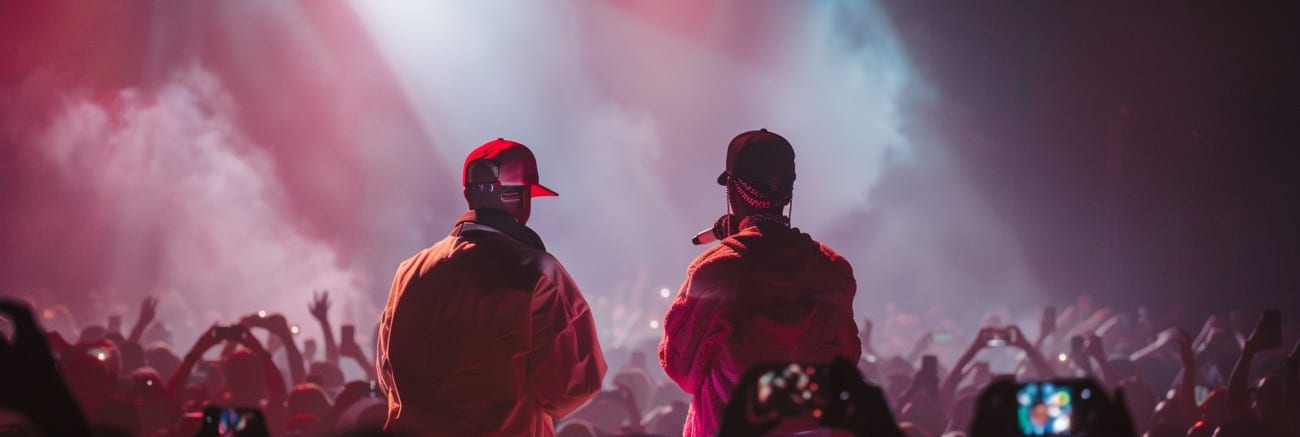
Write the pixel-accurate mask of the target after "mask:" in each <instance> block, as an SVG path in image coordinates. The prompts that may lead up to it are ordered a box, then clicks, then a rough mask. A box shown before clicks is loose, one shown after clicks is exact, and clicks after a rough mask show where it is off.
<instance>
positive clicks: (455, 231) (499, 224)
mask: <svg viewBox="0 0 1300 437" xmlns="http://www.w3.org/2000/svg"><path fill="white" fill-rule="evenodd" d="M467 224H473V225H480V226H486V227H489V228H492V229H491V230H494V231H497V232H500V233H502V234H505V235H506V236H509V237H510V238H513V239H514V240H515V241H518V242H520V243H524V244H527V245H529V246H532V247H535V248H537V249H538V250H543V251H544V250H546V245H545V244H543V243H542V237H541V236H539V235H537V232H533V230H532V229H530V228H529V227H527V226H524V225H521V224H519V222H518V221H515V218H514V217H512V216H510V214H509V213H507V212H505V211H502V210H499V209H471V210H469V211H466V212H465V213H464V214H461V216H460V218H459V219H456V226H455V227H453V228H452V229H451V235H453V236H460V234H461V233H462V232H465V231H468V230H473V229H472V228H477V227H479V226H472V227H469V228H467V227H466V226H465V225H467Z"/></svg>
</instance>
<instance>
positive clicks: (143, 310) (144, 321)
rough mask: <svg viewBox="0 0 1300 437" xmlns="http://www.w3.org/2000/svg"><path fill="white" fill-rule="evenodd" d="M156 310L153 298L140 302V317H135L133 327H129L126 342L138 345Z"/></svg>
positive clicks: (156, 302)
mask: <svg viewBox="0 0 1300 437" xmlns="http://www.w3.org/2000/svg"><path fill="white" fill-rule="evenodd" d="M157 310H158V299H157V298H155V297H152V296H150V297H146V298H144V301H142V302H140V315H139V316H137V317H136V319H135V325H134V326H132V327H131V335H130V336H129V337H127V341H129V342H131V343H135V344H140V337H141V336H143V335H144V330H145V328H148V327H149V324H150V323H153V319H154V317H155V316H156V315H157Z"/></svg>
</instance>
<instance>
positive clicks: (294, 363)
mask: <svg viewBox="0 0 1300 437" xmlns="http://www.w3.org/2000/svg"><path fill="white" fill-rule="evenodd" d="M239 324H241V325H244V326H245V327H248V328H254V327H257V328H262V329H265V330H266V331H267V332H268V333H270V334H271V338H272V339H277V338H278V339H279V344H280V345H281V346H283V347H284V353H285V357H286V358H288V362H289V379H291V380H293V383H294V384H300V383H302V382H304V381H306V379H307V369H306V366H305V365H304V363H303V359H302V353H301V352H299V351H298V346H297V343H295V342H294V341H293V332H292V331H290V330H289V322H288V321H286V320H285V318H284V316H283V315H280V314H271V315H268V316H266V317H260V316H258V315H257V314H250V315H247V316H244V318H243V319H241V320H240V321H239ZM269 342H270V341H268V343H269Z"/></svg>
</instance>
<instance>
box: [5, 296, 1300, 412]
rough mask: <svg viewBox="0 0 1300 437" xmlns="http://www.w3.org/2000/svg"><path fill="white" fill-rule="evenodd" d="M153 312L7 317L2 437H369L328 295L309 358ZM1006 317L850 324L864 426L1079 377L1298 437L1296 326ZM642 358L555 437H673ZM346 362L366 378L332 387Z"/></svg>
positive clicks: (904, 316) (1172, 317) (627, 359)
mask: <svg viewBox="0 0 1300 437" xmlns="http://www.w3.org/2000/svg"><path fill="white" fill-rule="evenodd" d="M34 304H35V305H36V306H35V307H33V305H34ZM157 305H158V302H157V301H156V300H155V299H145V300H144V301H143V302H142V303H141V304H140V306H139V310H138V312H137V314H136V319H135V323H134V324H132V325H131V326H130V327H129V329H127V330H125V331H120V330H119V329H122V328H124V327H123V326H119V325H121V323H120V317H119V316H111V317H110V319H109V320H105V322H108V323H107V324H105V325H100V324H98V323H94V322H93V321H90V322H88V323H85V324H84V326H82V327H81V328H80V331H79V332H76V333H72V332H60V331H58V330H53V329H50V330H47V329H43V328H42V327H41V326H42V325H43V322H52V324H55V325H60V324H61V323H59V322H55V321H54V319H57V318H59V314H62V313H65V312H66V309H64V308H63V307H62V306H61V305H57V304H49V305H39V304H37V303H35V302H32V301H30V300H27V301H23V300H17V299H7V300H3V304H2V305H0V312H2V313H0V320H3V322H2V323H0V326H3V330H4V331H5V332H4V333H5V338H6V341H4V342H0V364H2V365H3V369H0V387H3V389H2V390H0V406H3V409H2V411H3V412H2V413H0V435H46V436H62V435H105V436H108V435H113V436H116V435H122V436H191V435H196V434H198V433H199V432H200V431H201V429H202V428H203V426H204V424H203V423H202V422H203V420H204V416H203V411H204V408H205V407H206V406H209V405H221V406H241V407H251V408H256V409H258V410H260V411H261V412H262V414H263V416H264V417H265V423H266V424H267V427H268V429H269V432H270V435H275V436H326V435H348V434H353V435H359V434H356V433H363V432H378V430H380V429H381V427H382V425H383V423H384V420H385V415H386V413H387V405H386V399H385V395H384V393H382V392H381V391H382V389H381V388H380V387H378V386H377V385H376V384H374V382H373V381H374V368H373V363H374V360H373V356H372V354H373V350H374V349H373V343H372V341H371V340H369V339H367V340H362V341H361V342H358V341H357V337H358V336H354V334H353V333H352V332H342V331H354V330H355V329H354V328H352V327H350V326H345V327H344V328H345V329H343V330H341V331H340V332H338V334H339V335H338V336H337V337H335V333H336V331H335V330H334V329H335V328H334V327H333V326H331V321H330V318H329V309H330V307H331V303H330V301H329V298H328V294H321V295H318V296H315V297H314V298H313V299H312V301H311V302H310V304H309V307H310V310H311V311H310V313H311V314H312V315H313V317H314V318H315V319H316V322H317V323H319V324H320V327H321V329H322V331H321V332H323V333H325V334H324V337H325V338H322V339H320V340H319V344H320V345H322V346H323V347H321V348H318V347H317V346H316V345H317V344H318V343H317V340H314V339H304V338H303V336H299V335H295V331H297V326H296V325H290V323H289V321H288V320H286V319H285V318H284V317H283V316H281V315H280V314H275V313H266V312H254V313H250V314H247V315H245V316H243V317H241V318H239V319H238V320H231V321H230V323H229V324H228V325H215V326H212V327H211V328H209V329H208V330H207V331H206V332H204V333H202V334H201V335H198V338H196V339H193V341H192V342H191V343H189V344H188V349H186V348H184V346H186V345H185V344H180V345H177V344H172V343H171V340H170V339H169V338H166V330H165V329H161V328H162V327H163V326H166V325H167V323H159V321H158V320H156V319H157V318H158V314H157ZM598 317H599V315H598ZM1004 318H1006V316H1005V315H1001V316H999V315H991V316H988V317H986V319H985V320H984V323H983V325H984V326H983V327H982V328H978V329H975V328H973V327H972V329H970V330H969V331H968V332H962V331H961V330H960V329H957V328H958V327H956V326H954V323H952V322H951V321H948V320H946V319H935V320H926V315H924V314H916V313H909V312H906V311H901V310H897V309H896V308H894V307H893V306H892V305H891V306H890V311H886V312H885V315H884V316H883V317H880V318H879V320H877V321H876V323H873V321H872V320H867V319H863V320H861V322H860V327H861V333H860V339H861V341H862V349H863V352H862V358H861V360H859V362H858V363H857V370H858V371H859V372H860V374H861V375H862V376H863V377H864V380H865V381H867V382H869V383H870V384H871V385H872V386H878V387H879V388H880V391H881V392H882V393H883V397H882V398H881V399H882V401H881V402H883V403H884V405H883V407H884V408H886V409H887V410H886V412H885V414H882V415H877V418H876V419H873V420H879V421H883V422H887V423H888V425H890V426H892V425H893V424H894V423H895V422H896V423H897V427H898V429H899V430H900V431H901V435H906V436H932V437H939V436H960V435H1001V434H997V433H992V434H988V433H986V434H981V431H979V429H980V426H981V425H980V416H990V415H993V414H994V413H992V412H991V411H989V410H988V409H987V408H982V407H981V401H982V400H981V397H980V395H981V393H982V392H983V393H988V392H992V391H995V390H994V389H993V387H996V386H997V384H998V382H999V381H1008V380H1011V379H1018V380H1020V381H1028V380H1046V379H1053V378H1091V379H1092V380H1094V381H1096V382H1097V384H1099V385H1100V386H1101V387H1102V388H1103V391H1105V392H1111V393H1116V394H1117V396H1116V397H1117V398H1122V404H1123V405H1125V406H1126V407H1127V410H1126V413H1127V414H1126V416H1127V417H1125V420H1127V421H1129V422H1131V426H1132V429H1133V430H1134V434H1133V435H1146V436H1153V437H1156V436H1189V437H1190V436H1225V437H1231V436H1279V437H1280V436H1296V435H1300V374H1297V368H1298V365H1300V349H1292V350H1290V353H1289V354H1288V353H1286V350H1284V349H1283V348H1282V345H1284V344H1287V345H1290V344H1296V343H1295V342H1296V341H1297V339H1298V338H1300V324H1298V323H1297V321H1296V320H1294V319H1291V320H1287V321H1285V323H1280V324H1276V326H1272V325H1275V323H1274V321H1269V320H1267V319H1268V318H1269V317H1261V318H1259V319H1256V318H1255V315H1254V314H1250V313H1246V312H1241V311H1230V312H1224V313H1222V314H1213V315H1210V316H1209V317H1208V318H1207V319H1204V320H1202V321H1199V323H1193V322H1197V321H1196V320H1192V319H1191V318H1190V316H1188V315H1186V314H1184V313H1182V312H1180V311H1171V312H1169V314H1164V315H1161V316H1156V315H1154V314H1151V312H1150V311H1148V310H1147V309H1146V308H1145V307H1140V308H1137V309H1135V310H1133V311H1117V310H1114V309H1112V308H1108V307H1094V306H1093V305H1092V303H1091V301H1090V300H1088V299H1087V298H1081V299H1079V300H1078V301H1077V302H1075V303H1072V304H1071V305H1068V306H1065V307H1064V308H1062V311H1060V312H1059V314H1058V312H1057V311H1056V310H1055V309H1053V308H1046V309H1044V311H1042V313H1041V314H1035V315H1034V316H1033V317H1031V318H1037V319H1038V320H1037V323H1034V324H1035V325H1036V326H1032V327H1029V328H1031V329H1026V330H1022V329H1021V328H1019V327H1016V326H1014V325H1010V324H1008V323H1006V322H1005V320H1004ZM1023 318H1024V317H1022V318H1021V319H1023ZM1256 320H1258V321H1259V322H1258V323H1256ZM62 325H65V326H66V323H62ZM1193 327H1195V328H1197V329H1192V330H1187V329H1186V328H1193ZM363 329H366V330H367V332H368V330H369V329H368V328H364V327H363ZM73 334H75V336H73ZM360 337H365V336H360ZM963 345H964V347H963ZM178 346H181V347H179V348H178ZM1297 347H1298V348H1300V344H1297ZM655 353H656V351H655V346H654V343H653V342H651V341H643V342H632V341H629V342H626V343H625V344H624V345H621V346H617V347H614V348H611V349H609V350H607V351H606V355H607V356H609V357H610V372H608V374H607V376H606V378H605V387H606V389H605V390H603V391H602V392H601V393H599V394H598V395H597V396H596V397H595V398H594V399H592V400H591V401H590V402H588V403H587V404H586V405H585V406H583V407H581V408H580V409H578V410H577V411H576V412H575V413H573V414H572V415H570V416H568V417H566V418H565V419H564V420H561V421H559V422H558V423H557V424H556V427H557V431H558V435H561V436H595V435H602V436H603V435H664V436H675V435H681V433H682V426H683V423H684V422H685V420H686V410H687V405H688V404H689V402H690V396H689V395H687V394H685V393H683V392H682V391H681V389H679V388H678V386H677V385H675V384H673V383H672V382H671V381H670V380H668V378H667V377H666V376H664V374H663V371H662V369H661V368H660V365H659V363H657V362H656V360H655V358H654V357H655ZM348 361H351V362H353V363H355V365H356V367H352V368H353V369H355V368H357V367H359V368H361V369H363V370H364V372H365V375H364V376H363V377H357V378H354V379H353V380H350V381H349V380H346V379H345V377H344V374H345V372H344V371H343V370H341V367H343V366H342V363H345V362H348ZM927 361H931V362H933V363H935V364H936V365H932V366H927V365H925V363H926V362H927ZM349 367H350V366H349ZM353 373H355V371H354V372H353ZM357 376H360V375H357ZM744 390H752V385H751V387H749V388H748V389H747V388H744V387H742V388H741V389H739V390H738V391H737V392H738V393H739V392H741V391H744ZM734 401H735V399H733V402H734ZM729 411H730V410H729ZM750 419H752V417H750ZM728 420H740V421H742V422H743V421H745V417H744V416H743V415H741V416H739V417H738V418H736V417H728V418H724V431H723V432H724V433H726V432H727V431H726V430H727V425H725V423H726V422H727V421H728ZM751 421H752V420H751ZM731 429H732V430H733V431H734V430H735V429H737V428H736V427H732V428H731ZM739 429H742V430H745V431H746V432H755V429H756V428H752V427H742V428H739ZM985 429H990V428H987V427H986V428H985ZM731 434H732V435H745V433H744V432H742V433H739V434H737V433H734V432H733V433H731ZM1115 435H1124V434H1115Z"/></svg>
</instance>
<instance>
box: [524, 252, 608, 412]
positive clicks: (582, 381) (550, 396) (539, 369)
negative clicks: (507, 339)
mask: <svg viewBox="0 0 1300 437" xmlns="http://www.w3.org/2000/svg"><path fill="white" fill-rule="evenodd" d="M531 307H532V308H531V316H532V323H531V325H532V331H533V333H532V335H533V343H532V344H533V347H532V350H530V351H529V352H528V380H529V383H530V385H531V386H532V387H533V394H534V396H535V397H536V400H537V402H538V403H539V404H540V405H541V407H542V409H543V410H544V411H546V412H547V414H550V415H551V416H552V417H555V418H557V419H558V418H563V417H565V416H568V415H569V413H572V412H573V410H576V409H577V408H578V407H580V406H582V404H583V403H586V402H587V401H588V400H590V399H591V398H592V397H593V396H595V395H596V393H599V392H600V387H601V381H602V380H603V379H604V378H605V356H604V355H603V354H602V352H601V350H600V342H599V341H598V340H597V339H596V322H595V320H593V319H592V316H591V309H590V308H589V307H588V306H587V301H586V300H585V299H583V297H582V292H581V291H579V290H578V285H577V284H576V283H574V281H573V278H571V277H569V274H568V272H566V271H564V268H563V267H561V266H559V264H558V262H557V263H556V264H555V266H554V270H553V271H552V272H551V276H548V275H542V276H541V277H540V278H539V279H538V281H537V284H536V285H535V286H534V289H533V299H532V305H531Z"/></svg>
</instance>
